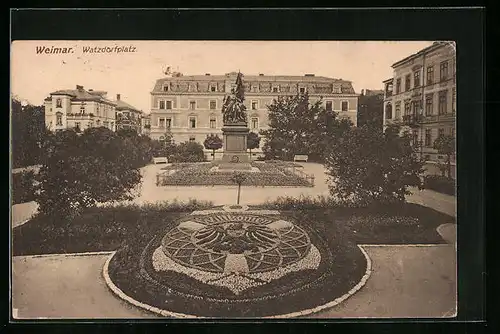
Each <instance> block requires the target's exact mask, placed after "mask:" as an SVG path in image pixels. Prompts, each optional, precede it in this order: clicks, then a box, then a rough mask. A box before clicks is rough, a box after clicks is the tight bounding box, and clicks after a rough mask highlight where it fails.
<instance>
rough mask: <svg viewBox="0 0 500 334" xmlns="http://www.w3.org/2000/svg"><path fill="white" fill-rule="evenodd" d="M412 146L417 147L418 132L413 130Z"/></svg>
mask: <svg viewBox="0 0 500 334" xmlns="http://www.w3.org/2000/svg"><path fill="white" fill-rule="evenodd" d="M412 138H413V145H415V146H416V145H418V130H413V136H412Z"/></svg>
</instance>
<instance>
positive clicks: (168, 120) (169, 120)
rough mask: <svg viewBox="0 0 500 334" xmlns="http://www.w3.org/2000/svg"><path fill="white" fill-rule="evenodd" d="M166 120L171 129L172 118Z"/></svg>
mask: <svg viewBox="0 0 500 334" xmlns="http://www.w3.org/2000/svg"><path fill="white" fill-rule="evenodd" d="M166 121H167V128H169V129H170V128H171V127H172V119H171V118H167V119H166Z"/></svg>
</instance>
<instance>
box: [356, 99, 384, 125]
mask: <svg viewBox="0 0 500 334" xmlns="http://www.w3.org/2000/svg"><path fill="white" fill-rule="evenodd" d="M383 123H384V91H383V90H370V89H363V90H361V95H360V96H359V100H358V124H357V125H358V126H364V125H367V126H371V127H373V128H374V129H380V131H382V129H383Z"/></svg>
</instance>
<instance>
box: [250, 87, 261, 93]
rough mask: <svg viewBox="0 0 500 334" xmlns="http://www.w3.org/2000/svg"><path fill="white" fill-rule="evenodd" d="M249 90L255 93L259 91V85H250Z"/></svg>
mask: <svg viewBox="0 0 500 334" xmlns="http://www.w3.org/2000/svg"><path fill="white" fill-rule="evenodd" d="M251 91H252V93H257V92H258V91H259V87H258V86H252V88H251Z"/></svg>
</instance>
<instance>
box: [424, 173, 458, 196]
mask: <svg viewBox="0 0 500 334" xmlns="http://www.w3.org/2000/svg"><path fill="white" fill-rule="evenodd" d="M424 188H426V189H430V190H434V191H437V192H440V193H443V194H447V195H452V196H454V195H455V193H456V187H455V180H454V179H451V178H448V177H445V176H441V175H427V176H425V177H424Z"/></svg>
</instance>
